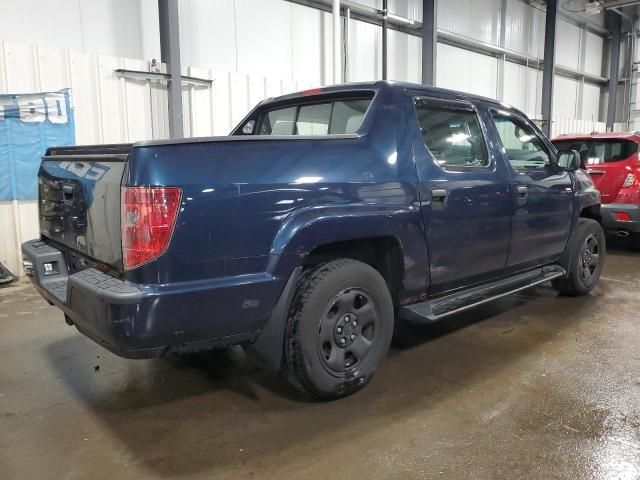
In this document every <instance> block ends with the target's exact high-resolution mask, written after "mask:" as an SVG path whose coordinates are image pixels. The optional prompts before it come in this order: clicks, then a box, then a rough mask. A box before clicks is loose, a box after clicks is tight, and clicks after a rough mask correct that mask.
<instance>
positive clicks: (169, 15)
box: [158, 0, 184, 138]
mask: <svg viewBox="0 0 640 480" xmlns="http://www.w3.org/2000/svg"><path fill="white" fill-rule="evenodd" d="M158 17H159V19H160V58H161V59H162V62H163V63H166V64H167V73H168V74H169V76H170V79H169V132H170V135H171V138H182V137H184V130H183V126H182V72H181V66H180V30H179V24H178V0H158Z"/></svg>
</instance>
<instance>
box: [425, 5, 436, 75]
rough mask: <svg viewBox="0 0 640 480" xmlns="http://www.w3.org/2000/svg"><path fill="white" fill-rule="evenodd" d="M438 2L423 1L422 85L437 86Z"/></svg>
mask: <svg viewBox="0 0 640 480" xmlns="http://www.w3.org/2000/svg"><path fill="white" fill-rule="evenodd" d="M437 5H438V0H422V83H423V84H424V85H432V86H433V85H435V84H436V61H437V52H438V29H437V10H436V8H437Z"/></svg>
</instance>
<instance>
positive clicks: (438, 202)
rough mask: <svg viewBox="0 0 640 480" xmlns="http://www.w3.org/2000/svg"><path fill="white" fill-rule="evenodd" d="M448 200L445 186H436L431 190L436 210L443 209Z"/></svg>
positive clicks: (432, 203) (433, 206)
mask: <svg viewBox="0 0 640 480" xmlns="http://www.w3.org/2000/svg"><path fill="white" fill-rule="evenodd" d="M446 200H447V191H446V190H445V189H444V188H434V189H432V190H431V205H432V208H434V209H436V210H442V209H443V208H444V204H445V202H446Z"/></svg>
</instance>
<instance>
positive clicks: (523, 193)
mask: <svg viewBox="0 0 640 480" xmlns="http://www.w3.org/2000/svg"><path fill="white" fill-rule="evenodd" d="M516 192H517V194H518V204H520V205H522V204H523V203H526V201H527V195H528V194H529V189H528V188H527V187H526V186H525V185H518V186H517V187H516Z"/></svg>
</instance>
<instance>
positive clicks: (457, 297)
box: [398, 266, 567, 322]
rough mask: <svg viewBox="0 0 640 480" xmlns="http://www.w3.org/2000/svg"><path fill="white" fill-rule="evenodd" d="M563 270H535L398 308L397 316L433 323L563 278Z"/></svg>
mask: <svg viewBox="0 0 640 480" xmlns="http://www.w3.org/2000/svg"><path fill="white" fill-rule="evenodd" d="M566 273H567V272H566V271H565V270H564V269H563V268H562V267H559V266H550V267H543V268H537V269H535V270H532V271H529V272H526V273H520V274H518V275H514V276H512V277H509V278H505V279H503V280H499V281H497V282H492V283H489V284H487V285H481V286H479V287H473V288H469V289H467V290H463V291H461V292H456V293H453V294H451V295H447V296H444V297H440V298H435V299H433V300H427V301H424V302H420V303H414V304H412V305H407V306H404V307H400V310H399V312H398V313H399V316H400V318H402V319H404V320H410V321H414V322H434V321H436V320H439V319H441V318H443V317H446V316H448V315H453V314H454V313H458V312H463V311H465V310H468V309H470V308H473V307H475V306H477V305H481V304H483V303H487V302H491V301H493V300H496V299H498V298H501V297H506V296H507V295H511V294H512V293H516V292H519V291H521V290H526V289H527V288H531V287H534V286H536V285H540V284H541V283H544V282H548V281H549V280H553V279H554V278H558V277H563V276H565V275H566Z"/></svg>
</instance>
